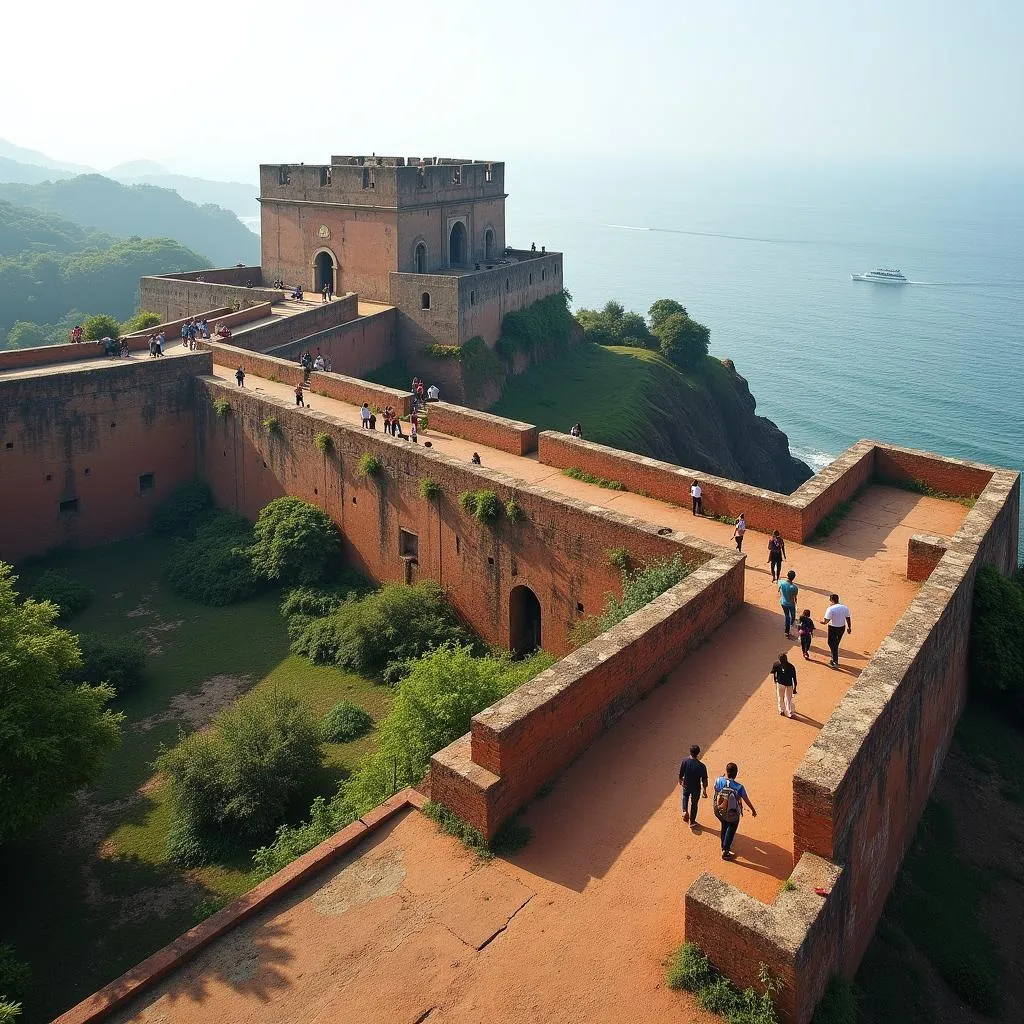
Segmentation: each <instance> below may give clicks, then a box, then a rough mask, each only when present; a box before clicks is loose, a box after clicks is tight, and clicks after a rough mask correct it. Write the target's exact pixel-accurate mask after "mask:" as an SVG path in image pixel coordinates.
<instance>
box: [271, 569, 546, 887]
mask: <svg viewBox="0 0 1024 1024" xmlns="http://www.w3.org/2000/svg"><path fill="white" fill-rule="evenodd" d="M407 589H411V588H407ZM553 661H554V659H553V658H552V657H551V656H550V655H548V654H544V653H543V652H539V653H538V654H535V655H534V656H533V657H531V658H525V659H523V660H522V661H513V660H512V659H511V657H510V656H509V655H507V654H501V655H487V656H484V657H474V656H473V652H472V649H471V648H470V647H469V646H467V645H460V644H448V645H445V646H444V647H440V648H438V649H436V650H434V651H431V652H430V653H429V654H426V655H424V656H423V657H422V658H420V659H419V660H417V661H415V662H414V663H413V664H412V665H411V667H410V671H409V673H408V675H407V676H406V678H405V679H403V680H402V682H401V684H400V685H399V687H398V692H397V694H396V697H395V702H394V705H393V706H392V709H391V711H390V712H389V713H388V715H386V716H385V718H384V719H382V720H381V721H380V722H379V723H378V724H377V735H378V746H377V750H376V751H375V752H374V753H373V754H372V755H371V756H370V757H368V758H367V759H366V760H364V761H363V762H362V764H361V765H360V766H359V768H357V769H356V771H355V773H354V774H353V775H352V777H351V778H350V779H349V780H348V781H347V782H345V783H344V784H343V785H342V787H341V789H340V790H339V791H338V793H337V795H336V796H334V797H333V798H332V799H331V800H330V801H326V800H323V799H318V800H316V801H314V803H313V806H312V808H311V809H310V817H309V819H308V820H307V821H305V822H303V823H302V824H301V825H298V826H294V827H293V826H282V827H281V828H280V829H278V831H277V835H276V837H275V839H274V841H273V843H271V844H270V845H268V846H265V847H262V848H261V849H259V850H257V851H256V854H255V856H254V863H255V866H256V868H257V870H259V871H260V873H261V874H265V875H266V874H272V873H273V872H274V871H278V870H280V869H281V868H282V867H284V866H285V865H286V864H288V863H289V862H290V861H291V860H293V859H294V858H295V857H297V856H299V855H300V854H303V853H305V852H306V851H307V850H310V849H312V848H313V847H314V846H315V845H316V844H317V843H319V842H322V841H323V840H324V839H326V838H327V837H328V836H331V835H333V834H334V833H335V832H337V831H338V830H339V829H341V828H344V827H345V826H346V825H348V824H350V823H351V822H353V821H355V820H356V819H357V818H358V817H359V816H360V815H362V814H365V813H366V812H367V811H369V810H371V809H372V808H373V807H376V806H377V804H379V803H380V802H381V801H383V800H386V799H387V798H388V797H390V796H392V795H394V794H395V793H396V792H398V790H399V789H401V788H402V787H403V786H408V785H411V784H414V783H418V782H419V781H420V780H421V779H422V778H423V775H424V774H425V773H426V771H427V768H428V767H429V764H430V757H431V755H432V754H434V753H436V752H437V751H438V750H440V749H441V748H442V747H446V746H447V745H448V744H449V743H451V742H452V741H453V740H455V739H458V737H459V736H461V735H463V734H464V733H465V732H466V731H467V730H468V729H469V720H470V719H471V718H472V717H473V715H475V714H476V713H477V712H478V711H482V710H483V709H484V708H485V707H487V706H488V705H489V704H493V703H494V702H495V701H496V700H498V699H500V698H501V697H503V696H505V695H506V694H508V693H511V692H512V691H513V690H514V689H516V688H517V687H519V686H522V684H523V683H525V682H527V681H528V680H530V679H532V678H533V677H534V676H535V675H536V674H537V673H538V672H542V671H543V670H544V669H546V668H548V667H549V666H550V665H551V664H552V663H553Z"/></svg>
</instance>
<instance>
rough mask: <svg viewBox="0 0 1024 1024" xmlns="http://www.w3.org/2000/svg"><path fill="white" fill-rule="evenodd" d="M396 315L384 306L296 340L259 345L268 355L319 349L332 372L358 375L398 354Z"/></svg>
mask: <svg viewBox="0 0 1024 1024" xmlns="http://www.w3.org/2000/svg"><path fill="white" fill-rule="evenodd" d="M395 317H396V310H395V308H394V307H393V306H386V307H384V308H382V309H380V310H379V311H377V312H375V313H370V314H368V315H366V316H358V317H356V319H354V320H349V321H348V322H347V323H343V324H339V325H338V326H337V327H329V328H327V329H326V330H323V331H318V332H317V333H315V334H310V335H307V336H305V337H301V338H299V339H298V340H296V341H289V342H285V343H284V344H282V345H277V346H275V347H273V348H268V347H264V346H263V344H262V343H261V345H260V347H261V349H263V351H265V352H266V353H267V354H268V355H273V356H279V357H280V358H282V359H289V358H291V359H298V358H299V356H301V355H302V353H303V352H305V351H306V350H307V349H308V350H309V351H310V352H311V353H312V354H313V355H314V356H315V355H316V352H317V351H318V350H319V351H320V353H321V354H322V355H323V356H324V358H325V359H330V361H331V367H332V369H333V372H335V373H342V374H346V375H347V376H349V377H358V376H360V375H361V374H364V373H371V372H372V371H374V370H376V369H378V368H379V367H381V366H383V365H384V364H385V363H389V362H391V360H392V359H394V358H395V357H396V355H397V354H398V353H397V349H396V348H395V344H396V342H395V331H396V320H395Z"/></svg>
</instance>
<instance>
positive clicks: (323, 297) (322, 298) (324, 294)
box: [320, 285, 327, 302]
mask: <svg viewBox="0 0 1024 1024" xmlns="http://www.w3.org/2000/svg"><path fill="white" fill-rule="evenodd" d="M320 301H321V302H326V301H327V285H324V286H323V288H322V289H321V291H320Z"/></svg>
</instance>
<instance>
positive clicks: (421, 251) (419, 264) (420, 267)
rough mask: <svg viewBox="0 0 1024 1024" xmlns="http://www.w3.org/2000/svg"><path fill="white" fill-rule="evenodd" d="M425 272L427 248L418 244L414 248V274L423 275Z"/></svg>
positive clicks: (421, 243)
mask: <svg viewBox="0 0 1024 1024" xmlns="http://www.w3.org/2000/svg"><path fill="white" fill-rule="evenodd" d="M426 272H427V247H426V246H425V245H424V244H423V242H420V243H419V244H418V245H417V246H416V273H417V274H425V273H426Z"/></svg>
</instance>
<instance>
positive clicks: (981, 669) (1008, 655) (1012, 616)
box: [970, 565, 1024, 715]
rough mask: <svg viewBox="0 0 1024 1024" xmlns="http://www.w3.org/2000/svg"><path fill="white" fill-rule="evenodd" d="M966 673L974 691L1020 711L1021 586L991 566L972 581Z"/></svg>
mask: <svg viewBox="0 0 1024 1024" xmlns="http://www.w3.org/2000/svg"><path fill="white" fill-rule="evenodd" d="M970 674H971V686H972V687H973V689H974V690H975V692H976V693H978V694H981V695H982V696H985V697H987V698H988V699H992V700H995V701H996V702H997V703H1001V704H1002V705H1004V706H1005V707H1008V708H1009V709H1010V710H1011V711H1012V712H1014V713H1015V714H1017V715H1021V714H1022V713H1024V586H1021V584H1020V583H1018V582H1016V580H1012V579H1009V578H1007V577H1006V576H1004V575H1003V574H1002V573H1001V572H999V570H998V569H996V568H995V567H994V566H991V565H986V566H982V568H981V569H979V570H978V575H977V577H976V578H975V581H974V607H973V609H972V613H971V644H970Z"/></svg>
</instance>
